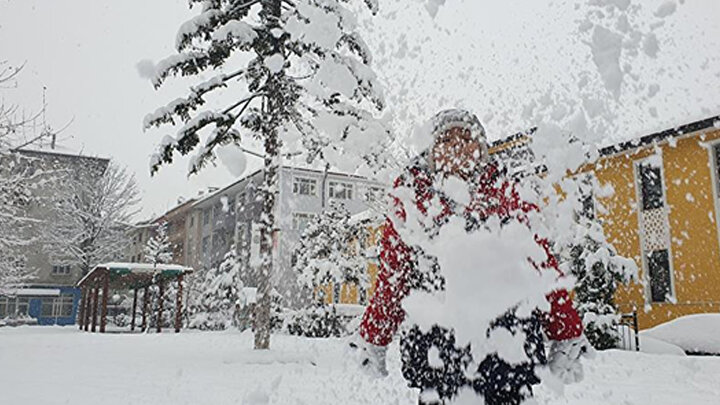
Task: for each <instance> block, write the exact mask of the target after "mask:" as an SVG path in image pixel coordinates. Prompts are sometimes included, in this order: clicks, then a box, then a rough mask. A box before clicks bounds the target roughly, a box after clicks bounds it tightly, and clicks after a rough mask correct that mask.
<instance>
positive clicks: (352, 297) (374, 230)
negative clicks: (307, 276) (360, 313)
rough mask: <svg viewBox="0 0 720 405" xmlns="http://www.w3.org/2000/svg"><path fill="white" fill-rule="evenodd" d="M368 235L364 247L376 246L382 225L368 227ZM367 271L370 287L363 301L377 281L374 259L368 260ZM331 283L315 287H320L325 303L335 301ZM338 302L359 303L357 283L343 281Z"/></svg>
mask: <svg viewBox="0 0 720 405" xmlns="http://www.w3.org/2000/svg"><path fill="white" fill-rule="evenodd" d="M368 230H369V232H368V237H367V238H366V240H365V244H366V246H364V248H369V247H373V246H377V245H378V243H379V242H380V235H381V234H382V226H379V227H378V226H376V227H370V228H368ZM367 272H368V277H369V281H370V288H369V289H368V290H367V291H366V292H365V295H366V296H365V302H366V303H367V302H369V301H370V297H372V295H373V294H374V293H375V282H376V281H377V275H378V265H377V263H376V262H375V261H369V262H368V264H367ZM333 286H334V285H333V284H332V283H331V284H328V285H325V286H321V287H317V289H319V288H322V289H323V290H324V293H325V303H326V304H332V303H333V302H335V297H334V296H333V291H334V289H333ZM317 289H316V290H315V296H316V297H317V295H318V290H317ZM338 303H340V304H360V289H359V288H358V286H357V285H355V284H353V283H343V285H342V287H341V288H340V299H339V300H338Z"/></svg>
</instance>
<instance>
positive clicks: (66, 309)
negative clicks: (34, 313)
mask: <svg viewBox="0 0 720 405" xmlns="http://www.w3.org/2000/svg"><path fill="white" fill-rule="evenodd" d="M72 310H73V296H72V295H61V296H59V297H44V298H42V300H41V304H40V316H42V317H44V318H59V317H68V316H71V315H72Z"/></svg>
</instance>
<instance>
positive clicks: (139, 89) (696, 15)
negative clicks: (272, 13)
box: [0, 0, 720, 216]
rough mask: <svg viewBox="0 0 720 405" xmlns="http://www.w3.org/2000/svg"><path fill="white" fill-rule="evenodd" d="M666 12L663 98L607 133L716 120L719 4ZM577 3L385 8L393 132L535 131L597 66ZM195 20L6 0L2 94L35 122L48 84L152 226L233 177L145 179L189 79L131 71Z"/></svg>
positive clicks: (91, 1)
mask: <svg viewBox="0 0 720 405" xmlns="http://www.w3.org/2000/svg"><path fill="white" fill-rule="evenodd" d="M663 2H664V1H660V0H658V1H655V0H643V1H641V2H640V1H635V3H640V4H642V6H643V7H644V10H643V11H642V12H640V14H641V17H642V16H645V17H642V18H647V23H648V24H655V25H654V26H653V28H652V29H653V30H654V31H653V32H655V33H656V35H657V36H658V39H659V40H660V45H661V47H660V53H659V55H658V57H657V58H654V59H647V58H646V59H638V60H637V63H638V64H641V66H636V67H633V73H634V74H636V75H637V76H636V79H637V81H638V82H641V83H645V84H649V83H658V84H659V85H660V90H659V92H658V93H657V95H656V96H655V97H653V98H652V99H646V98H643V97H633V94H632V91H633V90H628V91H627V92H626V93H624V95H623V97H621V99H620V103H621V104H620V105H621V106H622V108H619V110H620V114H619V116H618V122H622V128H623V131H622V132H624V133H623V134H612V136H620V137H627V136H636V135H640V134H643V133H648V132H651V131H656V130H660V129H664V128H666V127H668V126H673V125H680V124H683V123H687V122H690V121H691V120H695V119H700V118H704V117H707V116H710V115H717V114H720V97H719V96H718V95H719V94H720V64H719V62H720V43H719V42H718V41H719V39H720V24H719V23H718V21H720V1H717V0H686V1H684V2H681V3H683V4H680V5H679V6H678V8H677V11H676V12H675V13H674V14H673V15H671V16H669V17H667V18H664V19H662V20H661V19H658V18H655V17H653V13H654V12H655V11H656V9H657V7H659V6H660V5H661V4H662V3H663ZM575 3H584V2H583V1H554V2H551V1H547V2H546V1H538V0H507V1H503V2H489V1H477V0H447V1H446V5H445V6H444V7H442V8H441V9H440V11H439V14H438V15H437V17H436V18H435V19H434V20H433V19H431V18H430V17H429V16H428V13H427V12H426V11H425V9H424V8H422V7H421V6H422V4H423V1H421V0H387V1H384V0H380V4H381V8H382V9H383V13H382V15H381V16H380V17H379V18H376V19H375V20H374V21H373V24H374V26H367V27H366V28H367V30H368V33H367V35H368V36H369V37H368V38H367V40H368V42H369V43H370V44H371V46H373V47H374V48H375V53H376V63H375V68H376V70H377V71H378V74H379V75H380V76H381V78H382V79H383V81H384V82H385V84H386V87H387V88H386V90H385V92H386V94H387V96H388V100H389V101H390V103H391V105H392V110H393V111H392V112H393V113H394V114H395V115H396V121H400V122H402V121H403V120H405V121H413V120H417V119H419V117H423V116H428V115H430V114H432V113H433V112H434V111H436V110H437V109H439V108H443V107H448V106H461V107H466V108H468V109H471V110H473V111H476V112H477V114H478V116H480V117H481V118H482V119H483V121H484V124H485V125H486V127H487V129H488V132H489V133H490V137H491V138H498V137H501V136H505V135H508V134H511V133H513V132H516V131H519V130H522V129H525V128H527V126H528V125H529V124H531V123H529V122H527V119H526V118H522V117H521V115H522V114H521V112H522V111H521V110H522V106H523V104H525V103H527V102H528V100H532V99H534V98H539V97H540V96H542V95H543V94H545V93H546V92H547V91H549V90H550V89H553V88H570V87H572V85H573V84H572V83H570V82H567V83H566V82H565V80H566V79H567V80H568V81H569V80H571V77H573V76H572V75H570V74H568V73H569V72H570V71H573V70H578V71H583V70H587V68H588V65H590V64H591V63H592V62H591V59H590V54H589V51H588V50H587V49H583V47H584V46H585V45H584V44H583V43H582V42H581V40H580V39H578V38H576V35H575V33H576V32H577V25H578V21H577V18H578V13H577V10H574V9H573V7H572V6H573V5H574V4H575ZM408 6H410V7H415V9H414V11H407V10H408V9H407V7H408ZM195 14H196V11H195V10H189V9H188V7H187V2H186V1H185V0H123V1H101V0H44V1H43V0H0V55H1V56H0V59H3V60H8V61H9V62H11V63H13V64H21V63H25V68H24V70H23V72H22V75H21V76H20V78H19V81H18V87H17V88H11V89H2V90H0V92H1V94H2V95H1V96H2V97H3V98H4V99H5V100H6V102H7V101H10V102H14V103H18V104H20V105H21V106H23V107H24V108H25V109H26V110H27V111H28V113H30V112H32V111H34V110H37V109H38V108H39V107H40V105H41V102H42V88H43V86H46V87H47V103H48V112H47V122H48V123H49V124H51V125H53V126H54V127H56V128H57V127H61V126H63V125H64V124H66V123H67V122H69V121H70V120H72V123H71V125H70V126H69V128H68V129H66V130H65V132H64V133H63V134H62V144H63V146H64V147H66V148H69V149H70V150H73V151H79V150H81V151H82V152H83V153H86V154H91V155H99V156H106V157H112V158H114V159H115V160H117V161H118V162H120V163H122V164H124V165H127V166H128V167H129V169H130V170H132V171H133V172H134V173H135V175H136V177H137V179H138V181H139V183H140V185H141V188H142V191H143V209H144V211H143V212H144V215H145V216H147V215H150V214H151V213H160V212H162V211H164V210H165V209H167V208H169V207H171V206H172V205H174V203H175V202H176V200H177V198H178V197H179V196H185V197H191V196H193V195H195V194H197V191H198V190H199V189H200V188H202V187H206V186H222V185H225V184H227V183H228V182H230V181H231V180H232V176H231V175H230V174H229V173H228V172H227V171H226V170H225V169H224V168H216V169H209V170H206V171H205V172H204V173H202V174H201V175H199V176H193V177H191V178H189V179H188V178H187V177H186V170H187V162H186V161H184V160H179V161H178V163H177V164H175V165H174V166H172V167H166V168H164V169H162V170H161V171H160V173H159V174H157V175H156V176H155V177H153V178H151V177H150V175H149V169H148V160H149V155H150V154H151V153H152V152H153V150H154V147H155V145H156V144H157V143H158V142H159V141H160V139H161V137H162V135H163V134H164V133H170V134H172V132H171V130H169V129H168V130H167V132H165V131H152V132H148V133H144V132H143V131H142V119H143V117H144V116H145V115H146V114H147V113H148V112H151V111H153V110H154V109H155V108H157V107H159V106H161V105H163V104H164V103H166V102H167V101H169V100H171V99H172V98H174V97H177V96H178V95H180V94H182V93H184V92H185V89H187V84H188V82H183V81H180V82H176V83H174V84H170V85H169V86H167V87H166V88H163V89H162V90H161V91H155V90H153V88H152V86H151V85H150V84H149V82H148V81H147V80H146V79H143V78H141V77H140V75H139V74H138V70H137V67H136V66H137V64H138V62H139V61H141V60H148V59H149V60H154V61H156V60H158V59H160V58H163V57H165V56H167V55H169V54H171V53H172V52H173V45H174V40H175V33H176V31H177V28H178V27H179V25H180V24H181V23H182V22H183V21H185V20H187V19H188V18H190V17H192V16H193V15H195ZM656 20H657V21H656ZM403 33H404V34H406V35H405V37H403ZM405 44H407V46H406V45H405ZM576 65H583V66H576ZM572 80H575V79H574V78H573V79H572ZM636 91H640V90H637V89H636ZM623 103H625V104H623ZM406 125H407V124H406ZM608 136H611V134H609V135H608ZM251 159H252V158H251ZM251 166H252V164H251Z"/></svg>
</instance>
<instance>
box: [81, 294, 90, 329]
mask: <svg viewBox="0 0 720 405" xmlns="http://www.w3.org/2000/svg"><path fill="white" fill-rule="evenodd" d="M85 295H86V297H85V313H84V314H83V316H84V317H85V319H84V320H83V329H84V330H85V332H87V331H88V329H89V328H90V311H91V309H90V304H91V303H92V301H91V297H92V288H87V287H85Z"/></svg>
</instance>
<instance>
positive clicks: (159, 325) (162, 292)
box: [157, 280, 165, 333]
mask: <svg viewBox="0 0 720 405" xmlns="http://www.w3.org/2000/svg"><path fill="white" fill-rule="evenodd" d="M158 287H159V288H160V293H159V294H158V311H157V333H161V332H162V314H163V295H165V284H164V283H163V280H160V281H159V282H158Z"/></svg>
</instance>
